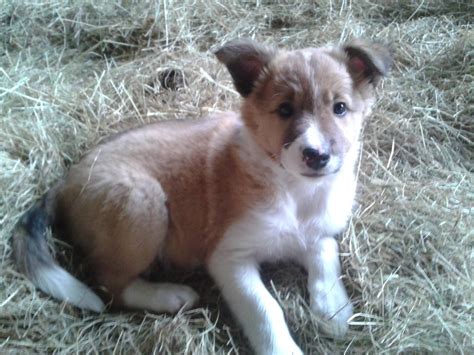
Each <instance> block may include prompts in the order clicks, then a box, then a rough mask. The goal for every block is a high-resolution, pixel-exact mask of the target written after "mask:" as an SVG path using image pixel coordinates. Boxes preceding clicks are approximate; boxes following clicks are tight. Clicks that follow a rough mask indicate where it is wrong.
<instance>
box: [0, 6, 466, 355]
mask: <svg viewBox="0 0 474 355" xmlns="http://www.w3.org/2000/svg"><path fill="white" fill-rule="evenodd" d="M267 3H268V4H267ZM312 3H313V2H312ZM470 4H471V2H470V1H467V0H465V1H462V0H458V1H453V0H447V1H430V0H427V1H415V0H413V1H401V2H397V1H389V0H386V1H383V2H378V1H372V0H361V1H353V2H350V1H329V0H328V1H324V0H322V1H316V2H314V3H313V4H311V5H309V4H308V5H306V4H301V2H295V3H292V2H291V1H281V2H280V1H276V2H267V1H258V2H250V1H248V2H240V1H228V0H223V1H221V2H220V3H217V2H216V3H212V2H207V1H176V2H175V1H172V0H164V1H157V2H151V3H150V4H145V2H140V1H137V2H132V1H121V2H117V3H113V2H100V1H99V2H92V1H66V2H54V1H43V2H36V1H34V2H33V1H32V2H29V1H13V0H10V1H9V0H5V1H2V4H1V6H0V46H1V47H0V172H1V174H0V224H1V230H0V258H1V269H0V285H1V287H0V352H2V353H5V352H7V351H8V352H20V353H27V352H39V353H44V352H59V353H69V352H93V353H99V352H117V353H132V352H137V353H150V352H156V353H160V354H161V353H165V354H166V353H187V354H191V353H193V354H207V353H219V354H224V353H241V354H245V353H248V352H249V349H248V345H247V342H246V340H245V339H244V338H243V336H242V333H241V332H240V331H239V329H238V327H237V326H236V324H235V323H234V321H233V320H232V318H231V317H230V315H229V311H228V310H227V308H226V307H225V305H224V304H223V302H222V299H221V297H220V295H219V292H218V291H217V289H216V288H215V286H214V284H213V283H212V281H211V280H209V278H207V277H206V275H205V273H203V272H197V273H195V274H175V273H173V272H171V273H170V275H168V276H167V278H168V279H172V280H179V281H182V282H186V283H188V284H190V285H192V286H193V287H195V288H196V289H197V290H198V291H199V293H200V294H201V296H202V307H201V308H198V309H195V310H193V311H190V312H185V313H182V314H178V315H176V316H169V315H156V314H151V313H144V312H123V313H106V314H101V315H96V314H91V313H88V312H83V311H80V310H78V309H75V308H73V307H71V306H69V305H67V304H60V303H59V302H56V301H55V300H52V299H49V298H48V297H46V296H45V295H44V294H42V293H41V292H39V291H37V290H36V289H35V288H34V287H33V286H32V285H31V283H30V282H28V281H27V280H26V279H25V278H24V277H23V276H22V275H20V274H19V273H18V272H17V271H16V269H15V267H14V266H13V264H12V262H11V258H10V257H11V239H10V238H11V232H12V229H13V226H14V224H15V222H16V221H17V220H18V218H19V217H20V216H21V214H22V213H23V212H24V211H25V210H26V209H27V208H28V207H29V206H31V204H32V203H33V202H34V201H35V200H36V199H38V198H39V197H40V196H41V195H42V194H43V193H44V192H45V191H46V190H47V189H48V188H49V187H50V186H51V185H52V184H53V183H54V181H56V180H57V179H59V178H60V177H61V176H62V175H63V174H64V172H65V170H66V169H67V168H68V166H70V165H71V164H72V163H74V162H75V161H77V160H78V159H79V158H80V156H81V155H82V154H83V153H84V151H85V150H86V149H87V148H88V147H90V146H91V145H94V144H96V143H97V142H98V141H99V140H100V139H101V138H103V137H104V136H107V135H109V134H111V133H113V132H117V131H119V130H122V129H124V128H127V127H131V126H135V125H139V124H143V123H146V122H152V121H157V120H168V119H173V118H177V117H181V118H182V117H189V118H190V119H198V118H199V117H200V116H201V115H203V114H206V113H207V112H210V111H215V110H218V109H221V110H224V109H229V108H236V107H238V102H239V98H238V95H237V94H236V93H235V91H234V90H233V88H232V85H231V81H230V77H229V75H228V74H227V72H226V70H225V69H224V68H223V67H222V66H220V65H218V64H217V61H216V60H215V58H213V55H212V54H211V52H210V49H212V48H213V46H217V45H219V44H222V43H223V42H224V41H226V40H228V39H232V38H235V37H238V36H250V37H255V38H257V39H259V40H262V41H264V42H266V43H269V44H275V45H281V46H286V47H290V48H291V47H302V46H317V45H321V44H324V43H327V42H334V43H337V42H339V41H344V40H346V39H349V38H353V37H365V38H375V39H378V40H381V41H383V42H386V43H390V44H391V46H392V48H393V49H394V53H395V63H394V66H393V71H392V73H391V76H390V78H388V79H387V80H386V81H385V82H384V84H383V87H382V89H381V90H380V95H379V101H378V103H377V105H376V108H375V111H374V114H373V116H372V117H371V118H370V120H368V122H367V124H366V127H365V132H364V136H365V139H364V149H363V154H362V159H361V164H360V168H359V181H360V185H359V194H358V198H357V200H358V204H357V206H356V208H355V214H354V218H353V219H352V221H351V223H350V225H349V227H348V229H347V232H346V233H345V234H344V235H343V236H342V255H341V257H342V261H343V268H344V276H345V283H346V285H347V286H348V288H349V291H350V293H351V296H352V299H353V301H354V302H355V310H356V312H357V315H356V316H355V318H354V320H353V322H352V323H353V325H352V326H351V331H350V333H349V334H348V336H347V338H346V339H344V340H339V341H333V340H330V339H327V338H325V337H323V336H321V335H320V333H319V332H318V328H317V324H316V321H315V319H314V318H313V317H312V316H311V314H310V313H309V311H308V306H307V294H306V291H305V275H304V273H303V272H301V270H299V269H298V268H297V267H295V266H293V265H279V266H269V267H264V278H265V280H266V282H267V285H268V287H269V288H270V289H271V291H272V293H273V294H274V295H275V296H276V297H277V299H278V301H279V302H280V304H281V305H282V307H283V308H284V309H285V313H286V315H287V319H288V323H289V325H290V327H291V330H292V332H293V334H294V336H295V339H296V340H297V342H298V343H299V344H300V345H301V346H302V348H303V350H304V351H305V352H306V353H313V354H314V353H331V354H334V353H345V352H348V353H384V352H389V353H397V352H415V353H426V352H435V353H466V354H468V353H473V351H474V348H473V336H472V329H473V328H474V323H473V295H474V289H473V280H472V268H473V239H474V238H473V230H474V225H473V212H474V211H473V206H474V193H473V186H474V185H473V184H474V176H473V168H474V164H473V160H474V159H473V151H474V148H473V138H474V121H473V111H474V109H473V101H472V98H473V95H474V92H473V82H472V79H473V75H474V67H473V53H474V48H473V37H474V32H473V26H472V20H473V17H472V16H473V13H474V12H473V11H474V8H473V6H472V5H470ZM57 247H58V248H57V249H58V253H59V254H61V255H62V254H63V253H64V251H65V250H66V249H67V247H66V246H64V245H63V246H61V245H58V246H57ZM61 255H60V256H61ZM63 259H64V258H63ZM65 259H66V260H65V262H67V261H70V259H69V258H67V257H66V258H65Z"/></svg>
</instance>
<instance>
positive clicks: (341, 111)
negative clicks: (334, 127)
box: [332, 102, 347, 116]
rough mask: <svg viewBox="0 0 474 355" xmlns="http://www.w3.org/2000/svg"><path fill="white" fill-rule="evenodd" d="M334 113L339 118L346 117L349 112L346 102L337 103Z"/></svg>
mask: <svg viewBox="0 0 474 355" xmlns="http://www.w3.org/2000/svg"><path fill="white" fill-rule="evenodd" d="M332 110H333V112H334V113H335V114H336V115H338V116H344V115H345V114H346V112H347V107H346V104H345V103H344V102H336V103H335V104H334V106H333V108H332Z"/></svg>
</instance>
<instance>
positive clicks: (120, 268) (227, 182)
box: [55, 113, 268, 295]
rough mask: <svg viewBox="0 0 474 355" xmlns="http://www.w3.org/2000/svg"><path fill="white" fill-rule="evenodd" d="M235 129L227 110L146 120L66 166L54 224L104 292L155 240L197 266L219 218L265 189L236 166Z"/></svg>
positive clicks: (217, 231)
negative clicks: (193, 118)
mask: <svg viewBox="0 0 474 355" xmlns="http://www.w3.org/2000/svg"><path fill="white" fill-rule="evenodd" d="M239 126H240V123H239V121H238V120H237V117H236V115H235V114H232V113H230V114H223V115H221V116H220V117H216V118H209V119H207V120H202V121H199V122H171V123H163V124H156V125H150V126H147V127H144V128H140V129H137V130H134V131H131V132H129V133H127V134H124V135H121V136H119V137H118V138H116V139H115V140H112V141H110V142H108V143H106V144H104V145H101V146H98V147H97V148H95V149H94V150H93V151H91V152H90V153H89V154H88V155H87V156H86V157H85V158H84V159H83V160H82V161H81V162H80V163H79V164H78V165H76V166H74V167H73V168H72V169H71V171H70V172H69V174H68V176H67V178H66V180H65V182H64V183H63V184H62V186H60V187H59V188H58V189H57V191H56V192H55V193H56V194H57V197H56V199H57V220H58V224H59V225H60V227H61V229H63V230H64V234H65V235H66V236H68V238H70V240H71V241H72V242H73V243H74V244H75V245H77V246H78V247H79V248H80V250H81V251H82V253H83V254H84V255H85V257H86V258H87V262H86V265H89V266H90V268H91V270H93V271H94V273H96V275H97V281H98V282H99V283H101V284H103V285H105V286H106V287H107V288H108V289H109V291H110V292H112V294H115V295H118V294H119V293H120V291H121V289H122V288H123V287H124V286H125V285H126V284H127V283H128V282H130V280H131V279H133V278H134V277H136V276H138V275H139V274H140V273H142V272H144V271H145V270H146V269H147V268H148V267H149V266H150V265H151V264H152V263H153V262H154V261H155V259H156V258H157V257H158V254H159V251H160V247H161V246H162V245H163V244H164V248H163V254H162V255H160V256H161V257H162V258H163V259H164V260H165V261H169V262H171V263H173V264H177V265H179V266H182V267H192V266H195V265H197V264H202V263H203V262H204V261H205V259H206V257H207V256H208V255H209V253H210V252H211V251H212V250H213V247H214V246H215V244H216V243H217V242H218V240H219V238H220V237H222V235H223V233H224V231H225V229H226V228H227V227H228V226H229V224H230V223H231V222H232V221H234V220H235V219H236V218H238V217H239V216H241V214H242V213H243V212H244V211H245V210H246V209H247V208H249V206H251V205H252V203H254V202H255V201H257V200H262V198H263V197H264V196H268V193H267V191H266V189H265V186H263V185H262V183H261V182H259V181H258V179H256V178H254V177H253V176H251V175H249V174H247V173H246V170H247V169H246V168H245V167H244V166H242V164H243V163H242V162H241V160H240V158H239V156H238V152H237V147H236V144H235V139H234V136H235V135H236V134H237V128H238V127H239ZM130 191H133V193H132V194H130ZM165 201H166V202H165Z"/></svg>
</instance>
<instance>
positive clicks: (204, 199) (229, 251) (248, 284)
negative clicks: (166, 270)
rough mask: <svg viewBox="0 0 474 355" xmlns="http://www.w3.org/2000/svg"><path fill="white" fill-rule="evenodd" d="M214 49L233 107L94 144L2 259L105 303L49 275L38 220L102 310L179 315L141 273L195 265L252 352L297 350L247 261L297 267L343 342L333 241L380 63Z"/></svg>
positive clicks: (345, 311)
mask: <svg viewBox="0 0 474 355" xmlns="http://www.w3.org/2000/svg"><path fill="white" fill-rule="evenodd" d="M215 55H216V56H217V59H218V60H219V61H220V62H222V63H223V64H224V65H225V66H226V67H227V69H228V70H229V72H230V75H231V77H232V79H233V83H234V85H235V88H236V90H237V91H238V93H239V94H240V95H241V96H242V97H243V100H242V106H241V111H240V113H232V112H228V113H219V114H215V115H213V116H210V117H208V118H204V119H201V120H187V121H186V120H179V121H169V122H161V123H155V124H149V125H146V126H143V127H140V128H136V129H132V130H130V131H127V132H124V133H122V134H119V135H118V136H116V137H113V138H111V139H109V140H108V141H107V142H105V143H103V144H100V145H98V146H97V147H96V148H95V149H92V150H91V151H90V152H89V153H88V154H87V155H85V157H84V158H83V159H82V160H81V161H80V162H79V163H77V164H76V165H75V166H73V167H72V168H71V169H70V171H69V172H68V174H67V176H66V177H65V179H64V180H62V181H61V182H59V183H58V184H57V185H56V186H54V187H53V188H52V189H51V190H50V191H49V192H48V193H47V194H46V195H45V196H44V198H43V199H42V201H41V202H39V203H37V204H36V205H35V206H34V207H32V208H31V209H30V210H29V211H28V212H27V213H26V214H25V215H24V216H23V217H22V218H21V220H20V221H19V223H18V225H17V227H16V229H15V232H14V234H15V235H14V238H13V240H14V242H13V244H14V245H13V247H14V258H15V261H16V264H17V266H18V268H19V269H20V270H21V271H22V272H23V273H25V274H26V275H27V277H28V278H29V279H30V280H31V281H32V282H33V283H34V284H35V285H36V286H37V287H38V288H40V289H41V290H43V291H44V292H46V293H47V294H49V295H51V296H53V297H55V298H57V299H59V300H64V301H67V302H70V303H71V304H73V305H76V306H77V307H80V308H83V309H88V310H92V311H95V312H101V311H103V310H104V308H105V305H104V301H103V300H102V298H100V297H98V296H97V295H96V293H94V292H93V291H92V290H91V289H90V288H89V287H88V286H86V285H85V284H84V283H82V282H81V281H79V280H78V279H76V278H75V277H73V276H72V275H71V274H69V273H68V272H67V271H65V270H64V269H63V268H62V267H61V266H59V265H58V262H57V261H56V260H55V259H54V258H53V256H52V254H51V252H50V250H49V249H48V245H47V241H46V230H47V228H48V227H49V226H54V227H55V228H56V229H57V230H58V231H59V232H60V234H62V235H64V236H65V237H66V238H67V239H68V241H70V243H71V244H72V245H73V246H74V248H75V249H76V250H78V251H79V252H80V253H81V255H82V258H83V261H84V264H85V265H88V270H89V271H90V273H91V275H92V276H93V281H94V284H95V285H100V286H102V287H103V288H105V289H106V290H107V293H108V295H109V296H110V302H111V303H112V305H114V306H118V307H124V308H131V309H146V310H149V311H152V312H170V313H173V312H177V311H178V310H182V309H184V310H186V309H189V308H191V307H193V306H194V305H195V304H196V302H197V301H198V295H197V294H196V292H195V291H194V290H192V289H191V288H190V287H188V286H185V285H179V284H171V283H167V284H165V283H152V282H150V281H148V280H147V279H146V278H145V277H144V276H143V275H144V274H145V273H146V272H147V271H148V270H150V268H151V267H152V266H153V265H156V264H157V261H160V262H163V263H169V264H171V265H176V266H179V267H184V268H193V267H196V266H199V265H203V266H205V267H206V268H207V270H208V271H209V273H210V275H211V276H212V278H213V279H214V280H215V282H216V284H217V285H218V287H219V288H220V290H221V292H222V294H223V296H224V299H225V300H226V302H227V303H228V305H229V307H230V309H231V311H232V313H233V314H234V316H235V317H236V318H237V320H238V321H239V323H240V324H241V326H242V327H243V330H244V333H245V334H246V336H247V338H248V339H249V341H250V343H251V345H252V347H253V349H254V350H255V352H256V353H258V354H301V353H302V352H301V349H300V348H299V347H298V345H297V344H296V343H295V342H294V340H293V339H292V336H291V335H290V332H289V329H288V327H287V325H286V323H285V319H284V315H283V312H282V310H281V308H280V307H279V305H278V303H277V301H276V300H275V299H274V298H273V297H272V296H271V294H270V292H269V291H268V290H267V289H266V288H265V286H264V284H263V283H262V280H261V278H260V275H259V264H260V263H262V262H276V261H280V260H293V261H296V262H297V263H299V264H301V265H302V266H303V267H304V268H305V269H306V270H307V272H308V289H309V303H310V308H311V310H312V311H313V312H314V313H315V314H316V315H317V316H319V318H321V319H325V320H326V322H325V323H324V324H326V326H325V328H324V330H325V331H326V332H327V333H329V334H330V335H332V336H334V337H341V336H343V335H344V334H345V333H346V331H347V330H348V320H349V319H350V318H351V316H352V315H353V306H352V304H351V302H350V300H349V297H348V295H347V292H346V290H345V288H344V285H343V283H342V281H341V278H340V277H341V267H340V263H339V256H338V244H337V241H336V239H335V238H334V236H336V235H338V234H339V233H341V232H342V231H343V230H344V229H345V227H346V224H347V222H348V219H349V217H350V215H351V210H352V207H353V203H354V202H353V201H354V196H355V192H356V178H355V171H354V170H355V165H356V162H357V161H358V157H359V152H360V145H361V143H360V132H361V128H362V126H363V121H364V118H365V117H367V116H368V115H369V114H370V111H371V107H372V105H373V104H374V101H375V87H376V85H377V84H378V83H379V82H380V80H381V78H382V77H383V76H385V75H386V74H387V72H388V70H389V67H390V64H391V61H392V59H391V55H390V53H389V51H388V50H387V49H386V48H385V47H384V46H382V45H380V44H376V43H370V42H365V41H361V40H355V41H352V42H349V43H346V44H344V45H340V46H326V47H321V48H306V49H301V50H292V51H290V50H283V49H276V48H273V47H269V46H266V45H263V44H260V43H257V42H255V41H253V40H250V39H237V40H234V41H230V42H228V43H227V44H225V45H224V46H222V47H221V48H219V49H218V50H217V51H216V52H215Z"/></svg>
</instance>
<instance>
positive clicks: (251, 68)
mask: <svg viewBox="0 0 474 355" xmlns="http://www.w3.org/2000/svg"><path fill="white" fill-rule="evenodd" d="M214 53H215V55H216V57H217V59H219V61H220V62H221V63H223V64H225V65H226V66H227V69H228V70H229V72H230V75H231V76H232V79H233V80H234V85H235V88H236V89H237V91H238V92H239V93H240V95H242V96H243V97H246V96H248V95H249V94H250V93H251V92H252V90H253V88H254V84H255V82H256V80H257V79H258V78H259V77H260V75H261V74H262V72H263V71H264V69H265V67H266V66H267V65H268V64H269V63H270V61H271V60H272V58H273V57H274V56H275V53H276V51H275V50H274V49H272V48H269V47H267V46H265V45H262V44H259V43H257V42H255V41H253V40H251V39H237V40H233V41H230V42H227V43H226V44H225V45H224V46H222V47H221V48H219V49H218V50H216V51H215V52H214Z"/></svg>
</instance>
